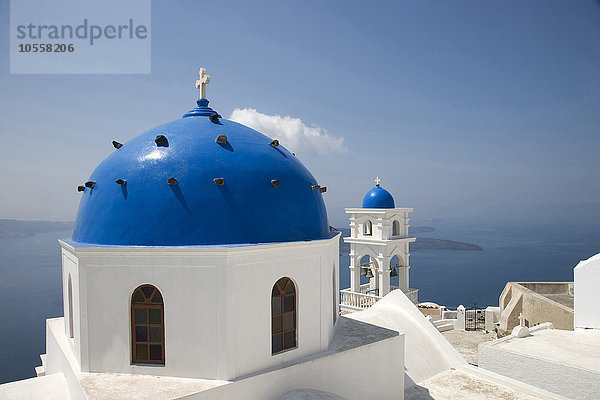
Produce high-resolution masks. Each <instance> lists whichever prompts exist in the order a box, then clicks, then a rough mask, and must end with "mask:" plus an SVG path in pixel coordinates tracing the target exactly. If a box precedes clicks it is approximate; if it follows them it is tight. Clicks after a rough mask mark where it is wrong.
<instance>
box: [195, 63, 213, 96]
mask: <svg viewBox="0 0 600 400" xmlns="http://www.w3.org/2000/svg"><path fill="white" fill-rule="evenodd" d="M198 74H199V75H200V79H198V80H197V81H196V88H198V89H200V98H201V99H206V85H208V84H209V83H210V75H208V74H207V73H206V68H200V71H198Z"/></svg>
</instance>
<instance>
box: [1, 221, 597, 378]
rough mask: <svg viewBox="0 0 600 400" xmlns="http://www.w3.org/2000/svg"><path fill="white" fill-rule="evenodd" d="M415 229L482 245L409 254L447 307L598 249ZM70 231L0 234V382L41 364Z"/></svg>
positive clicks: (498, 232) (503, 230)
mask: <svg viewBox="0 0 600 400" xmlns="http://www.w3.org/2000/svg"><path fill="white" fill-rule="evenodd" d="M413 226H417V225H415V223H414V222H413ZM420 226H428V227H432V228H434V230H432V231H430V232H424V233H420V234H419V236H422V237H432V238H438V239H446V240H453V241H461V242H467V243H473V244H477V245H479V246H481V247H482V248H483V251H466V250H440V249H418V250H415V251H413V252H411V256H410V267H411V269H410V286H411V287H412V288H417V289H419V301H433V302H435V303H438V304H441V305H445V306H447V307H449V308H451V309H455V308H456V307H457V306H458V305H459V304H463V305H465V306H472V305H473V304H477V305H478V306H479V307H485V306H488V305H498V297H499V295H500V293H501V292H502V289H503V288H504V286H505V284H506V282H508V281H520V282H526V281H572V280H573V268H574V267H575V265H577V263H578V262H579V261H580V260H583V259H587V258H589V257H591V256H592V255H594V254H596V253H598V252H600V223H597V222H593V223H581V224H571V225H569V224H556V225H551V224H545V223H513V224H510V223H504V224H493V225H492V224H490V223H486V222H481V221H479V222H478V221H473V222H464V221H452V220H439V221H435V222H427V223H421V225H420ZM70 235H71V232H70V231H69V230H59V231H49V232H35V233H34V234H32V235H29V236H17V237H11V236H2V237H0V304H1V307H0V339H1V340H0V383H4V382H10V381H14V380H18V379H25V378H30V377H34V376H35V371H34V367H36V366H38V365H41V361H40V358H39V355H40V354H43V353H44V352H45V319H46V318H52V317H58V316H62V314H63V310H62V288H61V277H60V274H61V265H60V248H59V245H58V242H57V239H58V238H68V237H70ZM348 265H349V257H348V255H347V254H345V252H342V254H340V287H341V288H346V287H348V286H349V285H350V276H349V269H348ZM396 279H397V278H396ZM393 283H394V282H393Z"/></svg>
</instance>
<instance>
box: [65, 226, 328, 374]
mask: <svg viewBox="0 0 600 400" xmlns="http://www.w3.org/2000/svg"><path fill="white" fill-rule="evenodd" d="M62 246H63V282H64V285H65V286H64V293H65V294H66V293H67V290H66V282H67V279H68V278H67V277H68V274H69V273H70V274H71V276H72V280H73V294H74V310H75V311H74V312H75V313H76V314H77V316H76V318H75V319H74V323H75V338H74V339H72V340H71V341H72V351H73V353H74V355H75V357H76V359H77V361H78V363H79V365H81V370H82V371H89V372H121V373H139V374H150V375H166V376H180V377H199V378H208V379H223V380H226V379H233V378H236V377H239V376H243V375H246V374H250V373H253V372H256V371H260V370H263V369H267V368H273V367H277V366H279V365H281V364H282V363H286V362H290V361H292V360H296V359H299V358H302V357H306V356H308V355H310V354H313V353H316V352H319V351H322V350H324V349H326V348H327V346H328V345H329V342H330V340H331V337H332V334H333V325H334V314H335V312H336V310H337V309H338V304H337V299H338V296H337V276H338V273H337V271H338V268H339V266H338V265H337V264H338V255H339V236H336V237H334V238H331V239H326V240H318V241H307V242H293V243H275V244H267V245H249V246H223V247H173V248H165V247H129V248H114V247H100V248H91V247H82V248H76V249H75V248H73V247H72V246H70V245H69V244H67V243H62ZM65 253H66V254H68V255H69V257H65V256H64V254H65ZM282 277H289V278H291V279H292V280H293V281H294V283H295V284H296V291H297V304H296V310H297V311H296V312H297V344H298V347H297V348H295V349H291V350H288V351H285V352H282V353H280V354H277V355H271V290H272V287H273V285H274V284H275V282H276V281H277V280H278V279H279V278H282ZM76 282H77V283H76ZM143 284H152V285H154V286H156V287H157V288H158V289H159V290H160V291H161V294H162V296H163V300H164V308H165V356H166V363H165V365H164V366H145V365H133V364H131V327H130V315H131V311H130V301H131V295H132V293H133V291H134V290H135V288H137V287H138V286H140V285H143ZM334 291H335V292H334ZM334 293H335V294H336V295H335V296H334ZM65 311H66V312H65V316H66V323H67V324H68V322H67V321H68V316H67V312H68V305H67V297H66V296H65ZM65 335H67V336H68V328H67V327H65ZM88 357H89V358H88Z"/></svg>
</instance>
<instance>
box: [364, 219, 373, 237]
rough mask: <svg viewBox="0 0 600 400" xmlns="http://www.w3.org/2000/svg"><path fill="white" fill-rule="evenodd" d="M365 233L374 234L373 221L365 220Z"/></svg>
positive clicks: (365, 234) (366, 234)
mask: <svg viewBox="0 0 600 400" xmlns="http://www.w3.org/2000/svg"><path fill="white" fill-rule="evenodd" d="M363 234H364V236H371V235H373V224H372V223H371V221H369V220H366V221H365V225H364V231H363Z"/></svg>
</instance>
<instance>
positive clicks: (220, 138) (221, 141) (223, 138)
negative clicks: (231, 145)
mask: <svg viewBox="0 0 600 400" xmlns="http://www.w3.org/2000/svg"><path fill="white" fill-rule="evenodd" d="M217 143H219V144H225V143H227V135H219V136H217Z"/></svg>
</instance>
